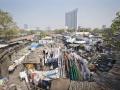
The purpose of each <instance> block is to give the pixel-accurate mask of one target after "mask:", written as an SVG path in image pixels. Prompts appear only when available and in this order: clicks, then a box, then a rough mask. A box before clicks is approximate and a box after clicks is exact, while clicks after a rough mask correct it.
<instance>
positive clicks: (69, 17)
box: [65, 9, 78, 30]
mask: <svg viewBox="0 0 120 90" xmlns="http://www.w3.org/2000/svg"><path fill="white" fill-rule="evenodd" d="M77 12H78V9H74V10H72V11H70V12H67V13H65V26H66V27H67V28H68V29H75V30H76V29H77Z"/></svg>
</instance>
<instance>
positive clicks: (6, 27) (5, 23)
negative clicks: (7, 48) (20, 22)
mask: <svg viewBox="0 0 120 90" xmlns="http://www.w3.org/2000/svg"><path fill="white" fill-rule="evenodd" d="M17 35H19V30H18V27H17V26H16V23H15V22H14V21H13V18H12V17H11V16H10V14H9V13H8V12H5V11H2V10H0V36H1V37H4V38H7V39H8V38H9V39H11V37H16V36H17Z"/></svg>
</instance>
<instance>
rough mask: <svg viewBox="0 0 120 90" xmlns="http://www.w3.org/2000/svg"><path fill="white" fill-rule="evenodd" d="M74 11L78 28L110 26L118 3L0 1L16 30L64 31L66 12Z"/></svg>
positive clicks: (101, 0)
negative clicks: (76, 9)
mask: <svg viewBox="0 0 120 90" xmlns="http://www.w3.org/2000/svg"><path fill="white" fill-rule="evenodd" d="M74 8H78V9H79V12H78V26H82V27H90V28H100V27H101V26H102V25H106V26H107V27H108V26H110V24H111V23H112V20H113V19H114V18H115V14H116V12H117V11H119V10H120V0H114V1H113V0H44V1H42V0H36V1H35V0H26V1H24V0H0V9H2V10H5V11H8V12H9V13H10V14H11V16H12V17H13V18H14V20H15V22H16V23H17V25H18V26H19V27H22V28H23V27H24V24H27V25H28V27H40V28H46V27H51V28H64V26H65V22H64V15H65V13H66V12H69V11H71V10H73V9H74Z"/></svg>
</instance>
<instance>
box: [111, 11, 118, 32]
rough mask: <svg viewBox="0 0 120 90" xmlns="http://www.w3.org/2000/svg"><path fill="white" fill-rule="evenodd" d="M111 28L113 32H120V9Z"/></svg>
mask: <svg viewBox="0 0 120 90" xmlns="http://www.w3.org/2000/svg"><path fill="white" fill-rule="evenodd" d="M111 29H112V30H111V32H112V33H113V34H115V33H117V32H120V11H119V12H117V13H116V17H115V19H114V20H113V23H112V24H111Z"/></svg>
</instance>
